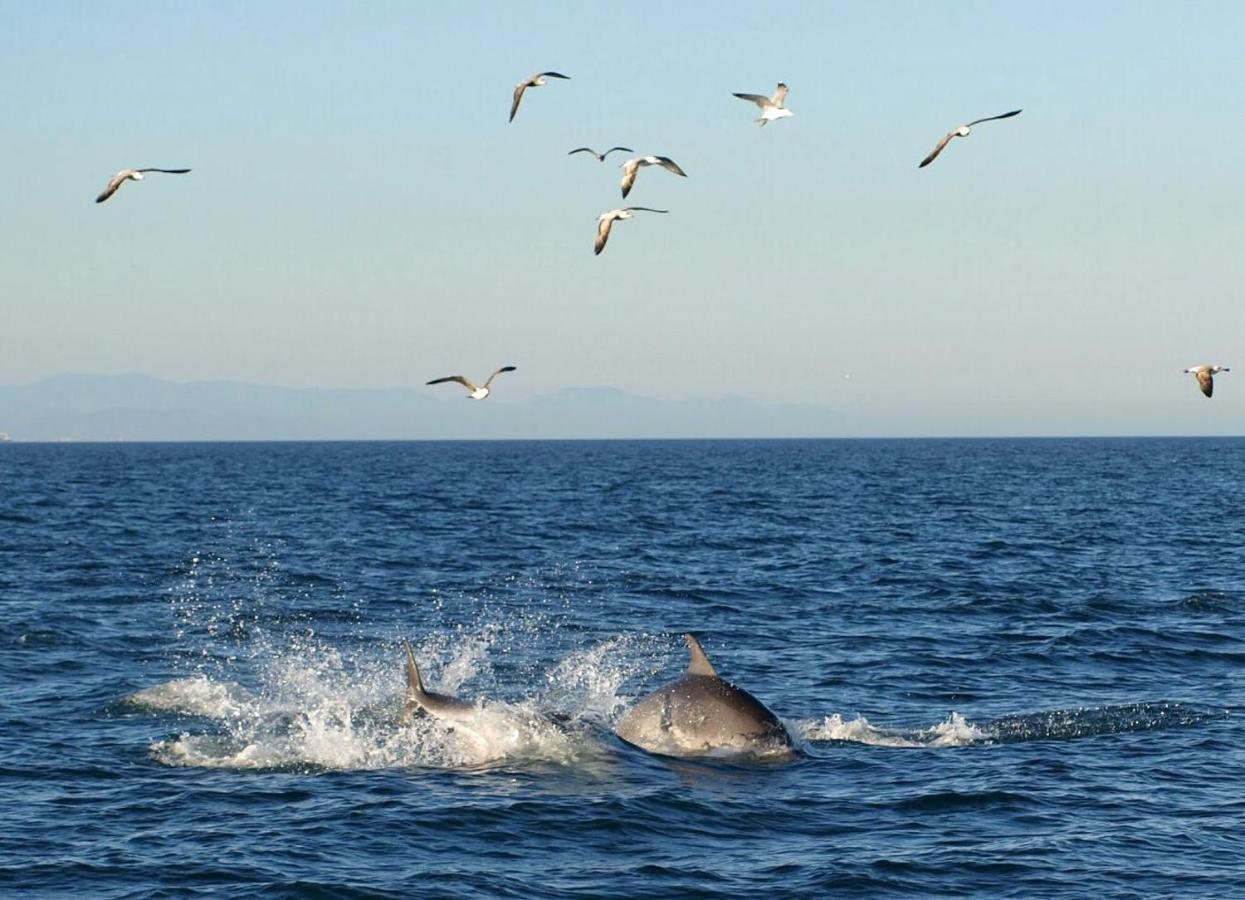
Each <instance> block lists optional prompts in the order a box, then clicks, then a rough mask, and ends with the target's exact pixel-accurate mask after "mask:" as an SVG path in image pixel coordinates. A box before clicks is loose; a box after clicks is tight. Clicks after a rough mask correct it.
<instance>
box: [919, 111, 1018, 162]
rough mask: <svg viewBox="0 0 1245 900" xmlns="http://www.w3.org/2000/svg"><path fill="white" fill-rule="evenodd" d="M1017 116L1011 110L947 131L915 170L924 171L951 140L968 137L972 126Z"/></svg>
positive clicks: (1016, 113)
mask: <svg viewBox="0 0 1245 900" xmlns="http://www.w3.org/2000/svg"><path fill="white" fill-rule="evenodd" d="M1018 115H1020V110H1018V109H1013V110H1012V111H1011V112H1005V113H1003V114H1002V115H1001V116H986V117H985V118H984V119H973V121H971V122H969V123H968V124H967V125H961V126H960V127H959V128H957V129H955V130H954V131H948V132H947V134H946V137H944V138H943V139H942V140H941V141H939V142H938V146H937V147H935V148H934V149H933V150H931V151H930V154H929V156H927V157H925V158H924V159H923V160H921V164H920V165H919V166H917V168H918V169H924V168H925V167H926V166H928V165H929V164H930V163H932V162H933V161H934V160H935V159H937V158H938V154H939V153H941V152H942V148H943V147H945V146H947V144H949V143H951V139H952V138H956V137H968V133H969V131H971V130H972V127H973V126H974V125H980V124H981V123H982V122H993V121H994V120H995V119H1010V118H1011V117H1012V116H1018Z"/></svg>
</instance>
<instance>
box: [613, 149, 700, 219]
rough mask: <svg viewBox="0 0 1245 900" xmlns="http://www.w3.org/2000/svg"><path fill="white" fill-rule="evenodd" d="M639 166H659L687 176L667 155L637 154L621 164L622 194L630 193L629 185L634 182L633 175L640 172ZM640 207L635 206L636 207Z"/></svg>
mask: <svg viewBox="0 0 1245 900" xmlns="http://www.w3.org/2000/svg"><path fill="white" fill-rule="evenodd" d="M641 166H661V167H662V168H663V169H668V170H669V171H671V172H673V173H674V174H675V175H682V176H683V177H684V178H686V177H687V173H686V172H684V171H683V170H682V169H680V168H679V164H678V163H677V162H675V161H674V160H673V159H671V158H670V157H668V156H637V157H636V158H635V159H629V160H627V161H626V162H625V163H623V164H622V170H623V177H622V182H621V184H622V195H623V196H624V197H626V196H627V195H628V194H630V193H631V185H633V184H635V177H636V175H638V174H639V173H640V167H641ZM641 208H642V207H639V206H637V207H636V209H641Z"/></svg>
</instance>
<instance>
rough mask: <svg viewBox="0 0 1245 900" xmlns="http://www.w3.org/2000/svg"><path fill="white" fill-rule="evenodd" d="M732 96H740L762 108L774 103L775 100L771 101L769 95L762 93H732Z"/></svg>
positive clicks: (741, 98)
mask: <svg viewBox="0 0 1245 900" xmlns="http://www.w3.org/2000/svg"><path fill="white" fill-rule="evenodd" d="M731 96H733V97H738V98H739V99H740V100H750V101H752V102H753V103H755V104H756V105H757V106H759V107H761V109H765V107H767V106H773V105H774V104H773V101H771V100H770V98H769V97H762V96H761V95H760V94H732V95H731Z"/></svg>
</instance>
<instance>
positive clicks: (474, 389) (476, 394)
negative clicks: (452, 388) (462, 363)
mask: <svg viewBox="0 0 1245 900" xmlns="http://www.w3.org/2000/svg"><path fill="white" fill-rule="evenodd" d="M514 370H515V367H514V366H502V367H501V368H500V369H498V370H497V371H496V372H494V373H493V374H492V375H490V376H489V377H488V381H486V382H484V387H480V386H479V385H478V384H476V383H475V382H474V381H472V380H471V379H470V378H467V377H465V376H463V375H446V376H445V377H444V378H434V379H432V381H429V382H428V384H443V383H444V382H446V381H457V382H458V383H459V384H461V385H462V386H463V387H465V388H466V389H467V391H468V393H467V399H469V400H483V399H484V398H485V397H487V396H488V395H489V385H491V384H492V383H493V379H494V378H496V377H497V376H498V375H500V374H501V373H502V372H513V371H514Z"/></svg>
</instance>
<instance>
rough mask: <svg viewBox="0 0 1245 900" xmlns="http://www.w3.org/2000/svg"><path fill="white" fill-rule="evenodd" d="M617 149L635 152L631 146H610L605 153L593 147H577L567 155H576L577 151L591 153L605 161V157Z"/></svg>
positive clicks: (600, 160) (599, 159)
mask: <svg viewBox="0 0 1245 900" xmlns="http://www.w3.org/2000/svg"><path fill="white" fill-rule="evenodd" d="M615 150H622V151H623V152H624V153H634V152H635V151H634V150H632V149H631V148H630V147H610V148H609V149H608V150H606V151H605V152H604V153H597V151H595V150H593V149H592V148H591V147H580V148H578V149H576V150H572V151H571V152H570V153H568V154H566V155H567V156H572V155H574V154H576V153H591V154H592V155H593V156H595V157H596V158H597V162H605V157H607V156H609V155H610V154H611V153H613V152H614V151H615Z"/></svg>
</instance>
